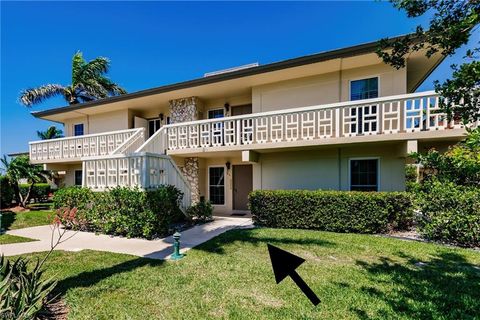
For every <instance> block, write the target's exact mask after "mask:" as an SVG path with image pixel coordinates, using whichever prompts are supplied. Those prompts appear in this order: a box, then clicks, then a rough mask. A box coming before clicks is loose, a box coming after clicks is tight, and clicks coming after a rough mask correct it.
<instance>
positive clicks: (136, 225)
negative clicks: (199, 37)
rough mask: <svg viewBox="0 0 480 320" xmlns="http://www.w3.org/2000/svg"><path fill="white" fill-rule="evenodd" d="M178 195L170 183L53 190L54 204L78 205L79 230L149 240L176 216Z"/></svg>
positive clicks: (166, 228)
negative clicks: (148, 187)
mask: <svg viewBox="0 0 480 320" xmlns="http://www.w3.org/2000/svg"><path fill="white" fill-rule="evenodd" d="M182 196H183V194H182V192H181V191H179V190H178V189H177V188H175V187H173V186H162V187H160V188H158V189H155V190H152V191H143V190H141V189H138V188H125V187H116V188H113V189H110V190H108V191H105V192H92V191H91V190H90V189H88V188H80V187H71V188H64V189H60V190H58V191H57V192H56V193H55V195H54V207H56V208H63V207H66V208H73V207H76V208H78V212H77V219H78V221H82V222H83V223H81V224H79V228H81V229H83V230H90V231H96V232H101V233H105V234H113V235H123V236H127V237H143V238H147V239H151V238H153V237H155V236H163V235H166V234H167V233H168V230H169V225H170V224H171V223H172V222H174V221H176V220H178V219H180V217H181V216H182V213H181V211H180V207H179V204H180V200H181V199H182Z"/></svg>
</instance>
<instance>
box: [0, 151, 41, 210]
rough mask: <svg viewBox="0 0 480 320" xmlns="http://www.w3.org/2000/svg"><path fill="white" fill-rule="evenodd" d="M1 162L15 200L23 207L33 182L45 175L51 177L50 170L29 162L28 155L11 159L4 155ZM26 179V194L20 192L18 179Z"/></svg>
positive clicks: (30, 195)
mask: <svg viewBox="0 0 480 320" xmlns="http://www.w3.org/2000/svg"><path fill="white" fill-rule="evenodd" d="M0 161H1V162H2V164H3V169H2V170H3V171H5V175H6V176H7V177H8V179H9V181H10V183H11V184H12V187H13V191H14V193H15V200H16V202H17V203H18V204H19V205H20V206H22V207H23V208H25V207H26V206H27V204H28V203H29V202H30V199H31V197H32V190H33V187H34V185H35V183H38V182H42V181H44V180H45V178H46V177H51V172H50V171H47V170H43V167H42V166H40V165H37V164H31V163H30V159H29V158H28V156H19V157H15V158H13V159H12V160H11V161H9V160H8V159H7V157H6V156H3V158H1V159H0ZM21 179H26V180H27V182H28V184H29V186H28V190H27V193H26V194H22V192H20V186H19V181H20V180H21Z"/></svg>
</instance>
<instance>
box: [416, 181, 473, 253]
mask: <svg viewBox="0 0 480 320" xmlns="http://www.w3.org/2000/svg"><path fill="white" fill-rule="evenodd" d="M416 198H417V204H418V207H419V209H420V212H421V215H420V219H419V230H420V232H421V233H422V234H423V235H424V236H425V237H426V238H428V239H431V240H438V241H442V242H447V243H451V244H455V245H459V246H466V247H475V246H476V247H480V188H475V187H464V186H458V185H456V184H454V183H448V182H438V181H431V182H428V183H425V184H424V185H423V186H422V191H420V192H417V194H416Z"/></svg>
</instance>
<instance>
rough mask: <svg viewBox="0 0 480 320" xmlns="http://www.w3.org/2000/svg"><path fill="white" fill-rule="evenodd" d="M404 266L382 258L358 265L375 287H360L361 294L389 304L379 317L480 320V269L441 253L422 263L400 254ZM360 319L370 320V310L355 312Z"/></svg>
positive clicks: (376, 316)
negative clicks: (377, 286)
mask: <svg viewBox="0 0 480 320" xmlns="http://www.w3.org/2000/svg"><path fill="white" fill-rule="evenodd" d="M398 256H399V257H400V258H403V259H405V260H403V261H402V262H398V261H393V260H392V259H390V258H386V257H384V258H382V259H381V261H379V262H373V263H368V262H365V261H357V262H356V264H357V265H358V266H360V267H361V268H362V269H363V270H365V271H366V272H367V277H369V280H370V281H371V282H372V283H376V284H380V285H382V287H384V288H388V291H387V290H383V289H378V288H375V287H373V286H371V287H367V286H364V287H361V288H360V291H361V292H362V294H364V295H365V296H366V299H368V297H374V298H377V299H381V300H383V301H384V302H386V303H387V304H388V305H389V307H390V308H391V309H390V308H389V309H388V310H381V311H379V314H376V315H375V318H378V317H388V314H390V317H391V312H392V311H393V312H395V314H396V316H398V317H407V318H412V319H438V318H442V319H478V317H480V267H479V266H475V265H473V264H470V263H468V262H467V261H466V260H465V258H464V257H463V256H461V255H459V254H456V253H454V252H446V253H439V254H437V255H436V256H435V257H433V258H430V259H427V258H425V259H423V260H422V261H420V260H418V259H415V258H413V257H412V256H409V255H407V254H405V253H402V252H400V253H398ZM352 311H353V312H355V313H356V314H357V316H358V317H359V318H360V319H370V317H369V316H368V314H367V310H362V309H359V308H352Z"/></svg>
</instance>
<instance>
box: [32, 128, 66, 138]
mask: <svg viewBox="0 0 480 320" xmlns="http://www.w3.org/2000/svg"><path fill="white" fill-rule="evenodd" d="M37 136H38V137H39V138H40V139H42V140H50V139H57V138H63V131H62V130H60V129H57V127H55V126H50V127H48V129H47V130H46V131H37Z"/></svg>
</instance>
